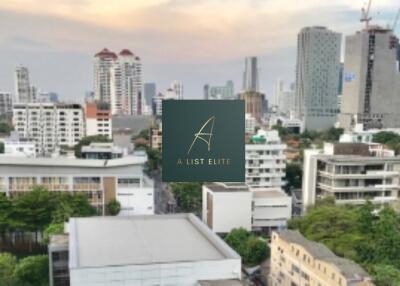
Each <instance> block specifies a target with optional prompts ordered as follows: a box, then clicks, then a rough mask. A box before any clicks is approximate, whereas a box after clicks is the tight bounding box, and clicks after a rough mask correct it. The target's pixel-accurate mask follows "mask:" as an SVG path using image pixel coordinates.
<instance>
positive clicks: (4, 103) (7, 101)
mask: <svg viewBox="0 0 400 286" xmlns="http://www.w3.org/2000/svg"><path fill="white" fill-rule="evenodd" d="M11 114H12V95H11V92H5V91H0V116H2V117H3V116H9V115H11Z"/></svg>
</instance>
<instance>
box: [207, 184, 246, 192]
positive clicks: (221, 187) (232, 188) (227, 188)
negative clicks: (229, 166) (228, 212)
mask: <svg viewBox="0 0 400 286" xmlns="http://www.w3.org/2000/svg"><path fill="white" fill-rule="evenodd" d="M205 186H206V187H207V188H209V189H210V190H211V191H213V192H248V191H249V187H248V186H247V185H246V184H244V183H209V184H206V185H205Z"/></svg>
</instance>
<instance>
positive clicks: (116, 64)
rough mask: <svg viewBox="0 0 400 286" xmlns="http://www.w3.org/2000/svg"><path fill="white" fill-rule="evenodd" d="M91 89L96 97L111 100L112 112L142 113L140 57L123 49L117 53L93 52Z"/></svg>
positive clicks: (106, 100) (107, 101)
mask: <svg viewBox="0 0 400 286" xmlns="http://www.w3.org/2000/svg"><path fill="white" fill-rule="evenodd" d="M94 73H95V74H94V85H95V86H94V90H95V97H96V99H97V100H99V101H102V102H106V103H110V104H111V111H112V113H113V114H120V115H129V114H134V115H136V114H141V113H142V109H143V108H142V105H143V104H144V102H143V100H142V66H141V62H140V58H139V57H137V56H135V55H134V54H133V53H132V52H131V51H130V50H128V49H123V50H122V51H121V52H120V53H119V54H118V56H117V55H116V54H115V53H113V52H111V51H109V50H107V49H103V50H102V51H100V52H99V53H97V54H96V55H95V62H94Z"/></svg>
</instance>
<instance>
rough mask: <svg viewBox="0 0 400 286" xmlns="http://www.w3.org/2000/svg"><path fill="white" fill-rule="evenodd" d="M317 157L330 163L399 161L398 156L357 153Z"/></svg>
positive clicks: (399, 157)
mask: <svg viewBox="0 0 400 286" xmlns="http://www.w3.org/2000/svg"><path fill="white" fill-rule="evenodd" d="M317 157H318V159H320V160H321V161H325V162H330V163H348V164H354V163H360V164H364V163H365V164H368V163H383V162H399V163H400V156H394V157H374V156H368V157H366V156H358V155H317Z"/></svg>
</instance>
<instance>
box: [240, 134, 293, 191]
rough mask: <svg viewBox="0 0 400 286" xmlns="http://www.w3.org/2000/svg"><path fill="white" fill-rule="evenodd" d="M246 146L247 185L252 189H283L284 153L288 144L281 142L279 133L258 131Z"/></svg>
mask: <svg viewBox="0 0 400 286" xmlns="http://www.w3.org/2000/svg"><path fill="white" fill-rule="evenodd" d="M251 142H252V143H251V144H246V165H245V166H246V183H247V184H248V185H249V186H250V187H252V188H269V189H279V190H280V189H281V188H282V186H283V184H284V182H283V177H284V176H285V168H286V165H285V159H286V156H285V154H284V153H283V151H284V150H285V149H286V144H284V143H282V142H281V139H280V138H279V135H278V131H276V130H271V131H265V130H262V129H260V130H258V133H257V134H256V135H254V136H252V137H251Z"/></svg>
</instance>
